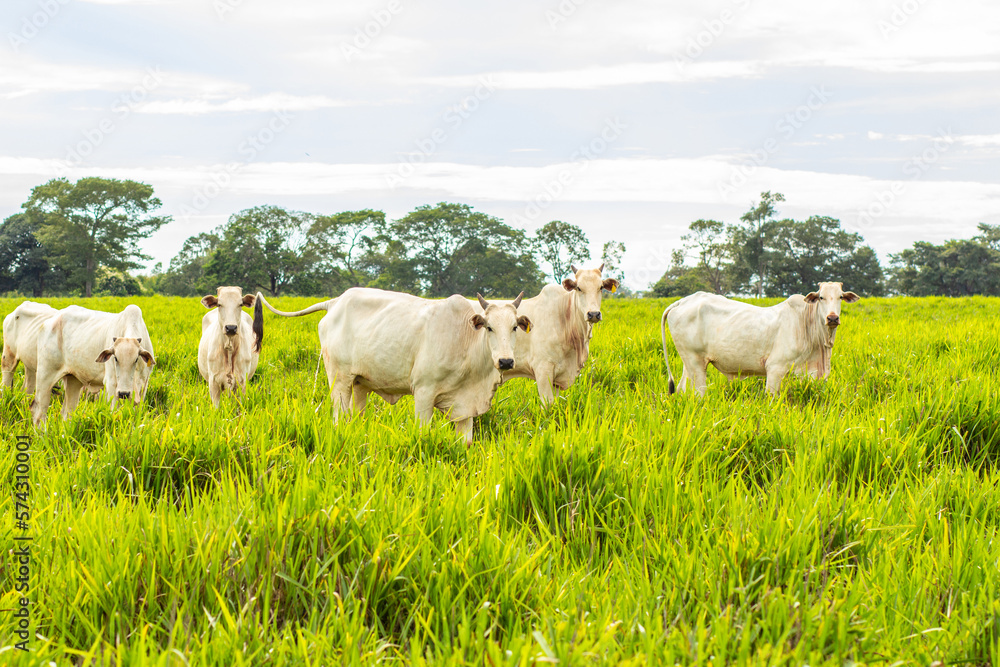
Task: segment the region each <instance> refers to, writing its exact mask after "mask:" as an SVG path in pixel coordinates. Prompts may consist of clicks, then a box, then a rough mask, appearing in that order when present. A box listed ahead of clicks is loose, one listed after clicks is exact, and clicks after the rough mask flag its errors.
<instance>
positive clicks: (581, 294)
mask: <svg viewBox="0 0 1000 667" xmlns="http://www.w3.org/2000/svg"><path fill="white" fill-rule="evenodd" d="M570 268H571V269H572V270H573V273H574V277H573V278H567V279H566V280H564V281H563V287H564V288H565V289H566V291H567V292H576V293H577V295H576V309H577V310H578V311H579V312H580V313H581V314H582V315H583V316H584V317H585V318H586V319H587V321H588V322H590V323H591V324H595V323H597V322H600V321H601V298H602V297H603V295H604V290H607V291H608V292H614V291H615V290H617V289H618V281H617V280H615V279H614V278H601V271H602V270H604V265H603V264H601V265H600V266H599V267H598V268H596V269H577V268H576V267H575V266H570Z"/></svg>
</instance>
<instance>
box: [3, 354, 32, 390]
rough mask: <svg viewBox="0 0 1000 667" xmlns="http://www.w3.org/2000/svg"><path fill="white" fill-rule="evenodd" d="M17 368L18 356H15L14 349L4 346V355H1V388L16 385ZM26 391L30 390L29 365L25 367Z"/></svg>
mask: <svg viewBox="0 0 1000 667" xmlns="http://www.w3.org/2000/svg"><path fill="white" fill-rule="evenodd" d="M16 369H17V357H16V356H14V351H13V350H12V349H10V348H9V347H7V346H6V345H4V346H3V356H2V357H0V372H2V374H3V381H2V385H0V389H10V388H11V387H13V386H14V371H15V370H16ZM24 385H25V386H24V391H28V367H27V366H25V367H24Z"/></svg>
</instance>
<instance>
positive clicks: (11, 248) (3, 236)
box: [0, 213, 65, 297]
mask: <svg viewBox="0 0 1000 667" xmlns="http://www.w3.org/2000/svg"><path fill="white" fill-rule="evenodd" d="M40 223H41V215H39V214H37V213H36V214H31V213H15V214H14V215H12V216H10V217H9V218H7V219H6V220H4V221H3V223H2V224H0V293H4V292H21V293H23V294H31V296H34V297H40V296H44V294H45V292H46V291H49V292H52V291H59V290H61V289H63V286H64V283H65V275H64V274H63V272H61V271H59V270H57V269H55V268H53V267H52V266H51V265H50V264H49V262H48V260H47V259H45V249H44V248H43V247H42V244H41V243H39V242H38V239H37V238H36V236H35V234H36V233H37V232H38V228H39V226H40Z"/></svg>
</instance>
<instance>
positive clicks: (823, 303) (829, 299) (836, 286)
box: [805, 283, 861, 329]
mask: <svg viewBox="0 0 1000 667" xmlns="http://www.w3.org/2000/svg"><path fill="white" fill-rule="evenodd" d="M805 298H806V303H814V304H816V317H817V318H818V319H819V320H820V323H821V324H822V325H824V326H827V327H830V329H836V328H837V327H838V326H840V306H841V304H842V303H843V302H845V301H846V302H847V303H854V302H855V301H857V300H858V299H860V298H861V297H860V296H858V295H857V294H855V293H854V292H845V291H844V284H843V283H820V284H819V290H818V291H816V292H809V294H806V297H805Z"/></svg>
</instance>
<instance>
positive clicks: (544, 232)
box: [535, 220, 590, 283]
mask: <svg viewBox="0 0 1000 667" xmlns="http://www.w3.org/2000/svg"><path fill="white" fill-rule="evenodd" d="M535 240H536V242H537V244H538V250H539V254H540V255H541V258H542V260H543V261H544V262H547V263H548V264H549V266H551V267H552V273H551V274H550V276H551V278H552V282H555V283H559V282H562V279H563V278H565V277H566V274H568V273H569V272H570V266H572V265H573V264H579V263H581V262H583V261H585V260H588V259H590V241H588V240H587V235H586V234H584V233H583V230H582V229H580V228H579V227H577V226H576V225H571V224H570V223H568V222H563V221H561V220H553V221H552V222H549V223H546V224H545V225H543V226H542V227H541V228H540V229H539V230H538V231H537V232H536V233H535Z"/></svg>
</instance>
